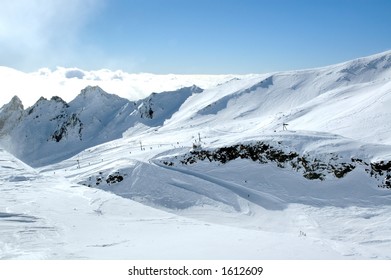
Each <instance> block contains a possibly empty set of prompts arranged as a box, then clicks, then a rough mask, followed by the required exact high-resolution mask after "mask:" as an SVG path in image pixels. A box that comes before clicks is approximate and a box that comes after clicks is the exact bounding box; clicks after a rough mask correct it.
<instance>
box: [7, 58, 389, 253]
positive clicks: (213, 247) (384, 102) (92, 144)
mask: <svg viewBox="0 0 391 280" xmlns="http://www.w3.org/2000/svg"><path fill="white" fill-rule="evenodd" d="M13 71H14V70H12V69H7V68H2V69H1V71H0V79H7V77H9V75H21V76H20V78H21V79H23V78H22V76H23V75H25V77H27V76H28V79H31V81H34V82H31V83H30V85H31V84H33V83H35V84H36V85H40V86H45V83H43V82H42V81H39V82H35V81H38V80H40V79H42V77H41V76H42V75H41V76H39V75H38V76H36V77H35V76H34V75H31V74H30V75H27V74H23V73H22V74H21V73H19V74H15V73H13ZM64 71H65V70H64ZM10 73H11V74H10ZM12 73H13V74H12ZM66 73H68V72H66ZM72 73H73V74H75V75H76V74H77V73H79V72H77V73H76V72H72ZM105 73H108V72H105ZM6 74H7V75H8V76H7V75H6ZM49 74H50V75H52V74H53V73H47V74H46V76H45V77H47V76H49ZM79 74H80V73H79ZM80 75H81V74H80ZM85 75H86V74H85V73H84V74H83V75H82V76H81V77H80V79H77V77H76V79H74V80H72V83H74V84H78V85H81V82H83V83H84V82H86V79H85ZM142 75H143V76H142V77H143V78H140V79H144V78H145V74H142ZM183 78H184V77H183V76H178V77H176V76H175V75H172V76H170V79H173V80H176V81H178V80H181V79H183ZM35 79H37V80H35ZM134 79H136V78H134ZM186 79H188V81H186V82H184V83H183V84H182V82H180V83H179V82H176V83H168V82H167V83H165V82H164V77H162V76H160V77H159V76H154V75H151V76H150V80H149V81H148V82H147V83H146V84H149V85H148V86H146V84H143V86H146V87H145V88H143V89H142V92H143V93H142V94H138V95H137V94H135V95H131V94H130V95H126V94H121V96H122V97H119V96H116V95H114V94H108V93H106V92H105V90H106V89H105V88H104V87H103V86H104V85H102V84H100V86H102V87H103V89H102V88H100V87H98V86H95V84H91V86H88V87H86V88H84V89H83V90H81V92H80V94H79V95H77V96H75V98H74V99H73V100H69V99H67V98H65V97H64V96H62V95H61V94H55V93H54V94H53V95H59V96H60V97H53V98H51V99H46V98H41V99H39V100H38V101H37V102H36V103H35V104H34V105H32V106H30V107H28V108H25V107H24V106H23V102H24V99H23V98H22V100H20V98H18V97H14V98H12V94H11V93H10V92H12V90H11V89H10V88H9V87H7V86H6V87H5V88H2V89H1V90H2V92H4V95H3V93H2V97H3V96H6V95H7V96H8V97H9V98H8V99H9V100H11V98H12V100H11V101H10V102H9V103H7V104H5V105H4V106H3V107H2V108H1V109H0V146H1V149H0V193H1V195H0V259H391V224H390V221H391V123H390V122H389V119H390V118H391V110H390V108H391V52H385V53H381V54H377V55H374V56H370V57H366V58H360V59H356V60H353V61H349V62H345V63H341V64H338V65H332V66H327V67H323V68H318V69H309V70H301V71H290V72H279V73H271V74H257V75H245V76H235V75H226V76H210V77H209V76H193V77H191V76H188V77H186ZM50 81H51V82H50V83H54V81H55V80H54V79H52V80H50ZM61 81H62V82H63V80H61V79H58V83H61ZM88 81H89V82H90V83H92V82H94V81H93V80H88ZM46 82H48V81H46ZM48 83H49V82H48ZM66 83H70V82H69V81H67V82H66ZM116 83H117V81H116ZM5 84H7V85H9V83H5ZM21 84H23V81H21ZM27 84H29V83H27ZM84 86H86V85H83V87H84ZM128 86H129V84H128V83H123V84H120V83H119V82H118V84H116V87H117V88H122V91H123V92H125V91H128V90H129V88H126V87H128ZM49 87H50V86H49ZM133 88H134V87H133ZM159 88H161V90H157V89H159ZM80 89H81V88H79V91H80ZM32 90H33V91H34V96H35V95H36V94H37V93H39V90H40V89H39V88H34V89H32ZM46 90H47V89H46ZM68 90H69V87H68ZM148 90H150V91H151V92H150V93H152V91H154V92H158V93H153V94H151V95H149V96H148V95H147V94H146V92H147V91H148ZM112 92H113V93H117V92H114V91H112ZM72 94H75V92H72ZM43 95H45V97H47V96H46V94H43ZM68 96H70V93H69V95H68ZM130 96H133V97H134V98H131V97H130ZM124 97H126V98H124ZM136 97H137V98H136ZM9 100H7V101H4V102H8V101H9ZM64 100H65V101H64ZM27 104H29V103H28V102H27ZM283 124H287V125H286V126H284V125H283ZM286 127H287V130H285V128H286Z"/></svg>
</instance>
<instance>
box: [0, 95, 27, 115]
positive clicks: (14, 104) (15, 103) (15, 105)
mask: <svg viewBox="0 0 391 280" xmlns="http://www.w3.org/2000/svg"><path fill="white" fill-rule="evenodd" d="M23 110H24V108H23V103H22V100H20V98H19V97H18V96H16V95H15V96H14V97H12V99H11V101H10V102H9V103H8V104H5V105H4V106H3V107H2V108H1V111H23Z"/></svg>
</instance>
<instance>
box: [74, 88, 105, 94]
mask: <svg viewBox="0 0 391 280" xmlns="http://www.w3.org/2000/svg"><path fill="white" fill-rule="evenodd" d="M80 94H81V95H90V94H107V92H105V91H104V90H103V89H102V88H101V87H99V86H86V87H85V88H84V89H82V90H81V91H80Z"/></svg>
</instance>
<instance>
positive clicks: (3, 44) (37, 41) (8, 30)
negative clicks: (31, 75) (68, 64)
mask: <svg viewBox="0 0 391 280" xmlns="http://www.w3.org/2000/svg"><path fill="white" fill-rule="evenodd" d="M104 2H105V0H3V1H1V8H0V63H1V64H2V65H6V66H11V67H14V68H18V69H21V70H27V71H31V70H33V69H34V70H35V69H37V68H38V67H37V66H40V67H43V66H53V65H57V64H63V63H64V62H65V61H67V60H72V59H75V53H74V51H73V50H74V49H76V48H75V46H77V41H78V36H79V35H80V31H81V29H82V28H83V26H85V24H86V23H87V22H88V21H89V19H91V17H92V16H95V15H96V14H97V13H98V12H99V11H100V10H101V9H102V8H103V6H104Z"/></svg>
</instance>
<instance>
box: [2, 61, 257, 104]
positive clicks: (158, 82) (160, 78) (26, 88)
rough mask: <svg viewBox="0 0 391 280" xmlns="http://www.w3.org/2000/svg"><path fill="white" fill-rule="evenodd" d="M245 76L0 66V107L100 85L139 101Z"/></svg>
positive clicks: (64, 95) (68, 95) (67, 97)
mask: <svg viewBox="0 0 391 280" xmlns="http://www.w3.org/2000/svg"><path fill="white" fill-rule="evenodd" d="M241 76H252V74H249V75H176V74H167V75H157V74H149V73H138V74H131V73H127V72H124V71H122V70H116V71H112V70H109V69H101V70H96V71H86V70H82V69H79V68H65V67H57V68H56V69H55V70H50V69H49V68H41V69H39V70H38V71H35V72H31V73H25V72H21V71H17V70H14V69H12V68H8V67H2V66H0V79H1V83H0V92H1V95H0V108H1V106H2V105H3V104H6V103H8V102H9V101H10V100H11V98H12V97H13V96H15V95H17V96H18V97H19V98H20V99H21V100H22V102H23V105H24V106H25V107H28V106H31V105H33V104H34V103H35V102H36V101H37V100H38V99H39V98H40V97H41V96H42V97H45V98H47V99H50V98H51V97H52V96H60V97H61V98H62V99H64V100H65V101H66V102H69V101H71V100H72V99H73V98H75V97H76V95H78V94H79V93H80V91H81V90H82V89H83V88H85V87H87V86H89V85H91V86H95V85H97V86H100V87H101V88H102V89H103V90H105V91H106V92H109V93H113V94H116V95H119V96H121V97H124V98H127V99H129V100H139V99H141V98H144V97H146V96H148V95H150V94H151V93H152V92H163V91H172V90H176V89H179V88H182V87H187V86H192V85H194V84H196V85H197V86H199V87H201V88H204V89H206V88H209V87H212V86H216V85H217V84H220V83H224V82H226V81H228V80H231V79H233V78H234V77H241Z"/></svg>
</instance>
